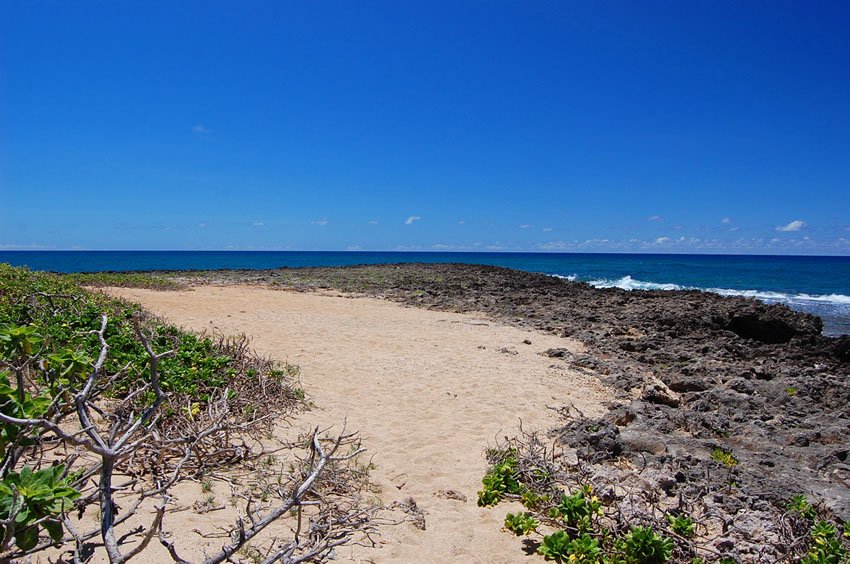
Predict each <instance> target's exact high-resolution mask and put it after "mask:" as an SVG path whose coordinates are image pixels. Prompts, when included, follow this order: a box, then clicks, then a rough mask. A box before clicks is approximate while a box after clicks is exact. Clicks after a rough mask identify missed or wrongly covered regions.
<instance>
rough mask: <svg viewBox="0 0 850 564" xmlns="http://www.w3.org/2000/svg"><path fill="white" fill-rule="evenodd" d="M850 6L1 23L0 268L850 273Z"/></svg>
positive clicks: (313, 7) (207, 7)
mask: <svg viewBox="0 0 850 564" xmlns="http://www.w3.org/2000/svg"><path fill="white" fill-rule="evenodd" d="M848 29H850V3H847V2H844V1H841V2H817V3H811V2H802V1H801V2H782V1H770V2H767V1H765V2H756V1H753V2H738V1H735V2H696V1H693V2H691V1H686V2H672V1H665V2H633V1H627V2H590V1H582V2H502V1H489V2H457V1H453V2H435V1H427V2H418V1H405V2H396V1H392V2H389V1H388V2H373V1H366V2H351V1H348V2H322V1H319V2H278V1H275V2H227V3H223V2H214V1H204V2H187V1H183V2H156V1H146V2H129V1H128V2H105V1H103V2H95V1H90V2H75V3H71V2H41V1H24V0H20V1H16V0H10V1H7V2H3V3H2V4H0V249H5V250H9V249H37V248H46V249H54V248H56V249H71V248H84V249H269V250H271V249H303V250H314V249H327V250H344V249H364V250H482V251H484V250H500V251H510V250H517V251H520V250H521V251H603V252H604V251H615V252H620V251H622V252H636V251H637V252H707V253H776V254H840V255H848V254H850V211H848V210H850V33H848V32H847V30H848Z"/></svg>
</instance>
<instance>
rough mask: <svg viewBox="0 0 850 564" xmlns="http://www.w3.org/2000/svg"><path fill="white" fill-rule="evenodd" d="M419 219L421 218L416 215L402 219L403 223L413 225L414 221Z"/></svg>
mask: <svg viewBox="0 0 850 564" xmlns="http://www.w3.org/2000/svg"><path fill="white" fill-rule="evenodd" d="M420 219H422V218H421V217H419V216H418V215H411V216H410V217H408V218H407V219H406V220H404V224H405V225H413V222H414V221H419V220H420Z"/></svg>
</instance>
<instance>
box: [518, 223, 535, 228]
mask: <svg viewBox="0 0 850 564" xmlns="http://www.w3.org/2000/svg"><path fill="white" fill-rule="evenodd" d="M532 227H534V226H533V225H531V224H529V223H523V224H522V225H520V226H519V228H520V229H531V228H532Z"/></svg>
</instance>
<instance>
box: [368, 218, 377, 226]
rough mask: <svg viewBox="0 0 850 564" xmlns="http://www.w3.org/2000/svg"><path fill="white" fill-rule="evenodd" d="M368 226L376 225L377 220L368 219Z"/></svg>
mask: <svg viewBox="0 0 850 564" xmlns="http://www.w3.org/2000/svg"><path fill="white" fill-rule="evenodd" d="M369 225H378V220H377V219H370V220H369Z"/></svg>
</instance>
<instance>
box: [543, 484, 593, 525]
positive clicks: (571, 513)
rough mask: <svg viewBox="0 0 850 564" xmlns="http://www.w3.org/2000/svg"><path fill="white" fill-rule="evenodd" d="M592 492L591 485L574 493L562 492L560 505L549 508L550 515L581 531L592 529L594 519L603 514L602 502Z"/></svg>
mask: <svg viewBox="0 0 850 564" xmlns="http://www.w3.org/2000/svg"><path fill="white" fill-rule="evenodd" d="M592 494H593V488H592V487H591V486H584V487H582V488H581V489H580V490H578V491H577V492H575V493H573V494H572V495H567V494H562V495H561V500H560V502H559V503H558V505H556V506H554V507H552V508H551V509H550V510H549V516H550V517H552V518H557V519H561V520H562V521H563V522H564V524H565V525H566V526H567V527H569V528H570V529H574V530H576V531H578V532H579V533H584V532H587V531H589V530H591V529H592V528H593V525H594V519H595V518H596V517H598V516H599V515H601V514H602V502H601V501H599V498H598V497H596V496H595V495H592Z"/></svg>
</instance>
